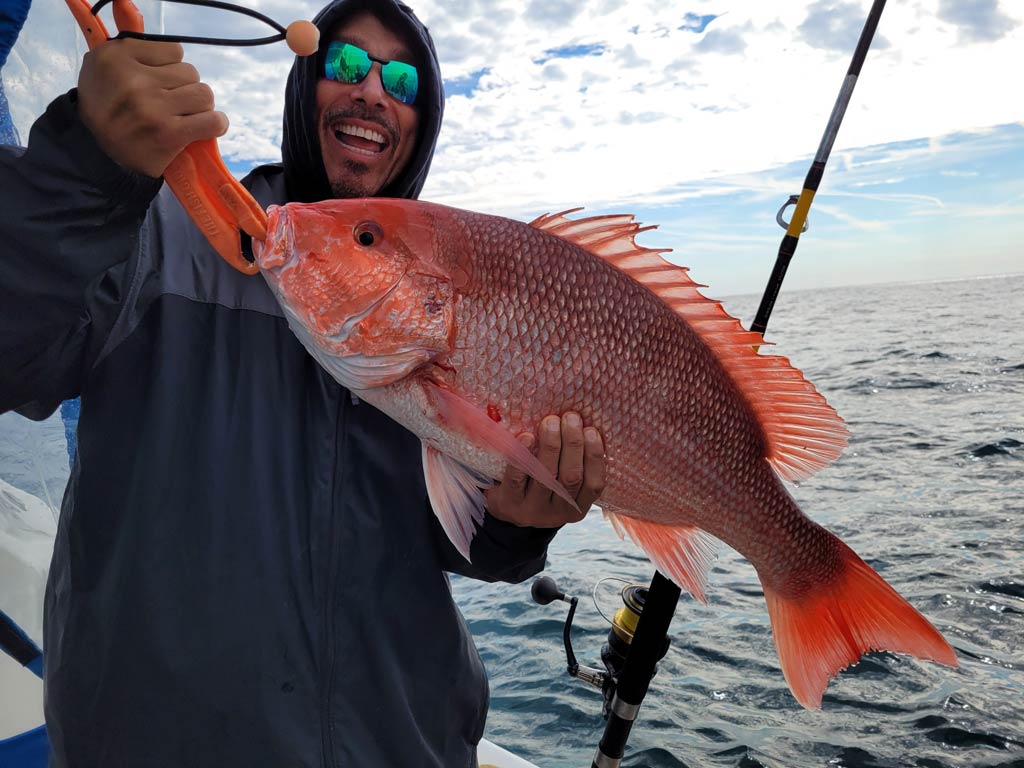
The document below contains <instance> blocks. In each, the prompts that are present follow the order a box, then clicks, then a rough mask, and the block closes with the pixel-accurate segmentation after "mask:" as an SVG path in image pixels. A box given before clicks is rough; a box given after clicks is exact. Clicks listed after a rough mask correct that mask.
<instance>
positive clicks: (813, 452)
mask: <svg viewBox="0 0 1024 768" xmlns="http://www.w3.org/2000/svg"><path fill="white" fill-rule="evenodd" d="M579 210H581V209H580V208H574V209H572V210H568V211H563V212H562V213H554V214H546V215H544V216H539V217H538V218H536V219H534V220H533V221H531V222H530V226H532V227H535V228H536V229H539V230H542V231H544V232H547V233H549V234H552V235H555V236H556V237H560V238H562V239H563V240H567V241H568V242H571V243H573V244H575V245H578V246H580V247H582V248H584V249H586V250H587V251H589V252H590V253H592V254H594V255H595V256H598V257H600V258H602V259H604V260H605V261H606V262H608V263H610V264H612V265H613V266H615V267H616V268H617V269H619V270H620V271H622V272H624V273H625V274H627V275H629V276H630V277H631V278H633V279H634V280H636V281H637V282H638V283H641V284H642V285H644V286H645V287H646V288H647V289H648V290H649V291H651V293H653V294H654V295H656V296H658V297H659V298H660V299H661V300H662V301H664V302H665V304H667V305H668V306H669V307H670V308H671V309H672V310H673V311H674V312H675V313H676V314H677V315H678V316H679V317H681V318H682V319H683V320H684V321H685V322H686V324H687V325H689V326H690V328H692V329H693V330H694V332H695V333H696V334H697V335H698V336H699V337H700V339H701V340H702V341H703V342H704V343H705V344H707V346H708V347H709V348H710V349H711V351H712V353H713V354H714V355H715V357H716V358H717V359H718V361H719V362H720V363H721V364H722V367H723V368H724V369H725V370H726V372H727V373H728V374H729V376H730V377H731V378H732V380H733V382H735V384H736V386H737V388H738V389H739V390H740V392H741V393H742V394H743V396H744V397H745V398H746V400H747V403H748V404H749V405H750V407H751V408H752V409H753V411H754V413H755V414H756V416H757V418H758V421H759V422H760V424H761V428H762V429H763V430H764V434H765V438H766V440H767V442H768V455H767V457H766V458H767V459H768V461H769V462H770V463H771V465H772V466H773V467H774V468H775V470H776V471H777V472H778V473H779V475H781V476H782V477H783V478H785V479H787V480H794V481H798V480H803V479H805V478H807V477H810V476H811V475H812V474H814V473H815V472H816V471H818V470H819V469H821V468H822V467H824V466H826V465H827V464H829V462H831V461H833V460H835V459H836V458H837V457H838V456H839V455H840V454H841V453H842V452H843V449H844V448H845V447H846V442H847V438H848V436H849V432H848V430H847V429H846V424H845V423H844V422H843V420H842V419H841V418H840V417H839V414H837V413H836V411H835V409H834V408H832V406H830V405H829V404H828V403H827V402H825V398H824V397H822V395H821V394H820V393H819V392H818V391H817V390H816V389H815V388H814V385H812V384H811V383H810V382H809V381H807V379H805V378H804V376H803V374H802V373H801V372H800V371H799V370H797V369H796V368H794V367H793V366H792V365H790V363H789V360H787V359H786V358H784V357H780V356H778V355H761V354H758V352H757V350H756V347H758V346H760V345H763V344H764V343H765V342H764V340H763V339H762V337H761V334H759V333H754V332H752V331H747V330H745V329H744V328H743V326H742V325H741V324H740V321H739V320H737V319H736V318H734V317H732V316H731V315H729V314H728V313H727V312H726V311H725V310H724V309H723V308H722V303H721V302H719V301H714V300H712V299H709V298H707V297H706V296H704V295H703V294H701V293H700V291H699V290H697V289H698V288H704V287H706V286H703V285H700V284H698V283H695V282H694V281H693V280H691V279H690V277H689V276H688V275H687V274H686V273H687V270H686V269H685V268H684V267H677V266H676V265H674V264H671V263H669V262H668V261H666V260H665V259H663V258H662V257H661V254H662V253H667V252H668V251H669V250H670V249H667V248H662V249H655V248H644V247H643V246H639V245H637V244H636V241H635V238H636V236H637V235H638V234H640V233H641V232H646V231H648V230H651V229H655V227H652V226H649V227H642V226H641V225H640V224H638V223H637V222H635V221H634V220H633V217H632V216H631V215H629V214H623V215H612V216H593V217H590V218H584V219H569V218H566V214H567V213H574V212H575V211H579Z"/></svg>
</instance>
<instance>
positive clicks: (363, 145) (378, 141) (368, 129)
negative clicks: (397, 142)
mask: <svg viewBox="0 0 1024 768" xmlns="http://www.w3.org/2000/svg"><path fill="white" fill-rule="evenodd" d="M329 128H330V130H331V131H332V132H333V133H334V138H335V139H336V140H337V141H338V143H339V144H341V145H342V146H343V147H344V148H345V149H347V150H349V151H350V152H354V153H355V154H357V155H363V156H366V157H373V156H376V155H380V154H383V153H384V152H386V151H387V150H388V148H389V147H390V146H391V145H392V143H393V140H392V137H390V136H387V135H386V134H385V133H384V131H385V130H387V129H386V127H385V126H382V125H379V124H376V125H372V124H370V123H367V122H366V121H359V120H352V119H350V118H347V119H341V120H335V121H332V122H331V124H330V126H329Z"/></svg>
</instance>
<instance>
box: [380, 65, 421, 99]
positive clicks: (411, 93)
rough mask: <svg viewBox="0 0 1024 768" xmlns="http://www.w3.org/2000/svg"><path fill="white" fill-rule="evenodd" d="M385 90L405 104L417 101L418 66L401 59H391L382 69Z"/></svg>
mask: <svg viewBox="0 0 1024 768" xmlns="http://www.w3.org/2000/svg"><path fill="white" fill-rule="evenodd" d="M380 74H381V79H382V81H383V83H384V90H386V91H387V92H388V93H390V94H391V95H392V96H394V97H395V98H396V99H398V100H399V101H401V102H403V103H405V104H412V103H413V102H414V101H416V91H417V90H419V85H420V77H419V73H418V72H417V71H416V67H414V66H413V65H412V64H406V63H404V62H401V61H389V62H388V63H387V64H385V65H384V67H383V68H382V69H381V72H380Z"/></svg>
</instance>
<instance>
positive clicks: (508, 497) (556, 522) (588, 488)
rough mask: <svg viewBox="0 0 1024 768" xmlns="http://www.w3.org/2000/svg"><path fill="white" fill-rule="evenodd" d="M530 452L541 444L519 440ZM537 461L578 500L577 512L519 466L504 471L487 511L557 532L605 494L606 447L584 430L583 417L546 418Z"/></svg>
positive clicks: (489, 495) (489, 497)
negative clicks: (556, 530) (525, 473)
mask: <svg viewBox="0 0 1024 768" xmlns="http://www.w3.org/2000/svg"><path fill="white" fill-rule="evenodd" d="M519 439H520V440H521V441H522V443H523V445H525V446H526V447H527V448H530V449H532V448H533V446H534V445H535V444H536V443H537V440H535V439H534V436H533V435H531V434H530V433H528V432H527V433H523V434H522V435H520V436H519ZM539 443H540V447H539V449H538V451H537V458H539V459H540V461H541V463H542V464H543V465H544V466H545V467H547V468H548V469H549V470H550V471H551V474H553V475H555V476H556V477H557V478H558V480H559V481H560V482H561V483H562V485H564V486H565V488H566V490H567V491H569V495H570V496H573V497H574V498H575V499H576V504H577V505H578V506H579V511H577V510H576V509H574V508H573V507H571V506H570V505H569V504H568V503H567V502H566V501H565V500H564V499H562V498H560V497H558V496H556V495H555V494H553V493H552V492H551V491H549V490H548V489H547V488H545V487H544V486H543V485H541V484H540V483H538V482H536V481H534V480H532V479H531V478H529V477H527V476H526V475H524V474H523V473H522V472H520V471H519V470H518V469H516V468H515V467H512V466H509V467H507V468H506V469H505V476H504V477H503V478H502V480H501V482H500V483H499V484H498V485H496V486H494V487H492V488H490V489H489V490H488V491H487V492H486V494H485V496H486V498H487V512H488V514H490V515H493V516H494V517H496V518H498V519H499V520H504V521H505V522H507V523H513V524H514V525H519V526H532V527H534V528H557V527H558V526H560V525H565V524H566V523H576V522H579V521H580V520H582V519H583V517H584V516H585V515H586V514H587V510H588V509H590V505H591V504H593V503H594V502H595V501H597V497H598V496H600V495H601V491H603V490H604V473H605V463H604V442H603V441H602V440H601V435H600V433H598V431H597V430H596V429H594V428H593V427H587V428H586V429H584V428H583V422H582V421H581V419H580V417H579V414H576V413H566V414H563V416H562V418H561V419H559V418H558V417H557V416H547V417H546V418H545V419H544V420H543V421H542V422H541V427H540V441H539Z"/></svg>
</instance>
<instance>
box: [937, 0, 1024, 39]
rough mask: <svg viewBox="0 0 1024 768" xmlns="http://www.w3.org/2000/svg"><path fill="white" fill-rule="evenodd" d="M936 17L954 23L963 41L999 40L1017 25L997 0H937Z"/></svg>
mask: <svg viewBox="0 0 1024 768" xmlns="http://www.w3.org/2000/svg"><path fill="white" fill-rule="evenodd" d="M938 17H939V18H940V19H942V20H943V21H947V22H949V23H950V24H955V25H956V27H957V30H958V32H959V36H960V41H961V42H963V43H984V42H991V41H993V40H999V39H1000V38H1002V37H1004V36H1006V35H1008V34H1010V32H1012V31H1013V29H1014V28H1015V27H1016V26H1017V22H1016V21H1014V19H1012V18H1010V17H1009V16H1008V15H1007V14H1005V13H1003V12H1002V11H1001V10H1000V9H999V3H998V0H939V10H938Z"/></svg>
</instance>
